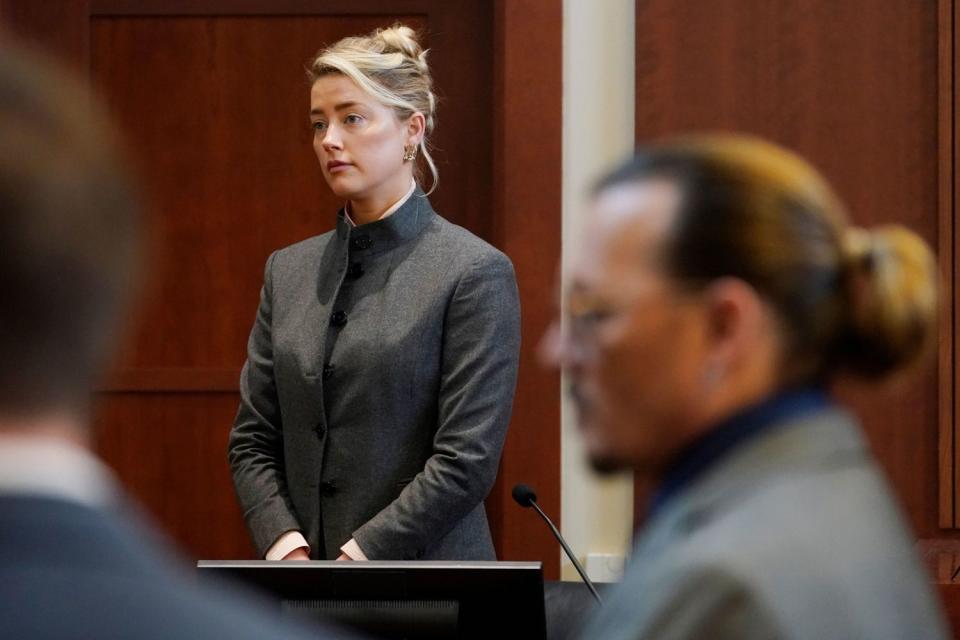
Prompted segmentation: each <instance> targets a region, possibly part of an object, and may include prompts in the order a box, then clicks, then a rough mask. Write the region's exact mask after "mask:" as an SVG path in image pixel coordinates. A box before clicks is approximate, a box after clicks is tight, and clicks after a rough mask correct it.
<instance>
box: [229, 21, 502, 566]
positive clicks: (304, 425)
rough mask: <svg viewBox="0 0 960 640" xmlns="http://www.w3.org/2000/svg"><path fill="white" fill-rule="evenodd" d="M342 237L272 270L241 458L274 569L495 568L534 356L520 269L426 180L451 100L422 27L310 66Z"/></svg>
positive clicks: (244, 394) (246, 389)
mask: <svg viewBox="0 0 960 640" xmlns="http://www.w3.org/2000/svg"><path fill="white" fill-rule="evenodd" d="M308 73H309V77H310V80H311V83H312V86H311V91H310V121H311V123H312V125H313V130H314V138H313V147H314V151H315V152H316V154H317V158H318V160H319V161H320V166H321V169H322V171H323V175H324V178H325V179H326V181H327V184H328V185H329V186H330V189H331V190H332V191H333V192H334V193H335V194H336V195H337V196H339V197H341V198H343V199H344V200H345V205H344V207H343V209H341V211H340V212H339V213H338V219H337V226H336V229H335V230H333V231H331V232H329V233H326V234H323V235H320V236H317V237H314V238H310V239H307V240H305V241H303V242H300V243H298V244H295V245H292V246H290V247H287V248H285V249H281V250H279V251H277V252H275V253H274V254H273V255H271V256H270V258H269V259H268V260H267V265H266V271H265V274H264V285H263V289H262V293H261V299H260V307H259V310H258V312H257V318H256V322H255V324H254V326H253V330H252V332H251V335H250V341H249V345H248V357H247V362H246V364H245V365H244V368H243V372H242V373H241V380H240V393H241V401H240V408H239V411H238V414H237V418H236V421H235V423H234V426H233V430H232V432H231V434H230V449H229V457H230V464H231V468H232V470H233V478H234V484H235V486H236V490H237V495H238V497H239V499H240V502H241V505H242V506H243V510H244V516H245V518H246V521H247V524H248V526H249V528H250V531H251V533H252V535H253V539H254V542H255V544H256V546H257V549H258V552H259V553H260V554H261V555H262V556H264V557H266V558H267V559H281V558H288V559H306V558H307V557H308V554H309V557H311V558H315V559H324V558H329V559H332V558H339V559H354V560H363V559H371V560H374V559H376V560H381V559H416V558H423V559H462V560H467V559H475V560H482V559H493V558H494V557H495V555H494V550H493V544H492V541H491V537H490V531H489V527H488V525H487V518H486V514H485V511H484V505H483V500H484V498H485V497H486V495H487V493H488V492H489V491H490V488H491V487H492V485H493V482H494V479H495V476H496V471H497V466H498V463H499V459H500V453H501V449H502V447H503V440H504V436H505V433H506V428H507V424H508V422H509V418H510V410H511V405H512V401H513V392H514V387H515V383H516V372H517V361H518V350H519V342H520V317H519V301H518V295H517V286H516V280H515V277H514V273H513V267H512V265H511V263H510V261H509V259H508V258H507V257H506V256H505V255H503V254H502V253H500V252H499V251H497V250H496V249H494V248H493V247H491V246H490V245H488V244H486V243H485V242H483V241H482V240H480V239H479V238H477V237H476V236H474V235H472V234H471V233H469V232H468V231H466V230H464V229H462V228H460V227H458V226H456V225H453V224H451V223H449V222H447V221H446V220H444V219H443V218H441V217H440V216H439V215H437V214H436V213H435V212H434V211H433V209H432V208H431V206H430V201H429V200H428V199H427V195H426V194H425V193H424V192H423V190H422V189H421V188H420V186H419V185H418V182H417V178H418V175H417V174H418V171H417V158H418V156H422V157H423V158H424V160H425V162H426V164H427V166H428V167H429V169H430V172H431V174H432V179H433V183H434V184H435V183H436V180H437V172H436V167H435V165H434V163H433V160H432V159H431V157H430V155H429V152H428V149H427V140H428V137H429V135H430V133H431V132H432V130H433V126H434V117H435V115H434V112H435V104H436V100H435V97H434V94H433V92H432V88H431V78H430V71H429V68H428V66H427V63H426V52H425V51H423V50H421V48H420V45H419V44H418V43H417V41H416V39H415V37H414V33H413V31H412V30H410V29H409V28H407V27H403V26H394V27H392V28H389V29H384V30H377V31H374V32H373V33H371V34H369V35H367V36H363V37H351V38H345V39H343V40H341V41H339V42H337V43H336V44H334V45H333V46H331V47H329V48H327V49H325V50H324V51H322V52H321V53H320V55H319V56H317V58H316V59H315V60H314V61H313V63H312V64H311V66H310V69H309V71H308Z"/></svg>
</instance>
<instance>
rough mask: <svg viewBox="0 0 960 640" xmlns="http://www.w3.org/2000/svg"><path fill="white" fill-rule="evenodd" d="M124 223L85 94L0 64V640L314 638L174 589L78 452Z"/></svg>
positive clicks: (190, 590)
mask: <svg viewBox="0 0 960 640" xmlns="http://www.w3.org/2000/svg"><path fill="white" fill-rule="evenodd" d="M138 218H139V215H138V206H137V200H136V197H135V194H134V193H133V190H132V188H131V182H130V180H129V177H128V176H127V175H126V171H125V169H124V167H123V164H122V160H121V158H120V157H119V156H118V155H117V153H116V151H115V149H114V143H113V142H112V135H111V132H110V130H109V128H108V126H107V124H106V123H105V121H104V119H103V117H102V115H101V113H100V110H99V109H98V108H97V106H96V104H95V103H94V101H93V100H92V99H91V97H90V96H89V95H88V94H87V92H86V91H84V90H83V89H82V88H81V87H80V86H79V85H78V84H77V83H76V82H75V81H74V80H73V79H71V78H69V77H66V76H65V75H64V74H62V73H60V72H59V71H57V70H56V69H54V68H52V67H51V66H49V65H48V64H46V63H43V62H41V61H38V60H35V59H33V58H31V57H28V56H27V55H25V54H23V53H22V52H19V51H14V50H12V49H10V48H9V47H5V48H3V49H2V50H0V636H2V637H4V638H17V639H28V638H29V639H37V638H40V639H44V638H49V639H54V638H56V639H60V638H90V639H94V638H95V639H97V640H103V639H107V638H157V639H161V638H163V639H171V638H198V639H199V638H307V637H318V636H317V635H313V636H310V635H305V634H301V635H298V633H299V632H295V631H291V630H289V629H287V628H286V627H283V626H281V625H280V624H279V622H277V621H276V620H274V619H272V618H271V617H267V616H264V615H263V614H262V613H259V609H258V606H259V603H257V604H256V605H251V603H249V602H247V601H246V600H243V601H242V603H240V604H238V602H240V601H236V600H233V599H228V598H227V597H225V596H223V595H219V594H215V593H213V592H212V591H211V592H208V591H201V590H200V589H197V588H195V587H194V586H193V585H191V584H189V582H188V581H187V580H186V579H185V577H184V576H183V575H181V574H180V569H179V568H178V567H177V566H176V565H179V564H180V561H179V559H172V558H171V556H170V555H169V554H168V553H167V552H166V551H165V550H163V549H161V548H160V547H159V546H158V545H156V544H155V543H154V542H152V540H151V538H152V534H151V533H150V532H149V531H148V530H146V529H145V528H141V527H140V526H139V525H138V524H136V523H135V522H134V521H133V519H129V518H124V517H122V516H121V515H120V512H121V511H123V510H124V509H125V507H124V504H123V502H124V499H123V497H122V495H121V494H120V493H119V490H118V487H117V486H116V485H115V483H114V481H113V479H112V478H111V475H110V473H109V471H108V470H107V469H106V468H105V467H104V466H103V465H102V464H101V463H100V462H99V461H98V460H97V459H96V458H95V457H94V456H93V455H92V453H91V452H90V451H89V450H88V446H89V433H88V431H87V426H86V422H87V413H88V410H89V404H90V392H91V389H92V388H93V385H94V382H95V380H96V379H97V378H98V377H99V376H100V375H101V374H102V373H103V369H104V366H105V363H106V362H107V360H108V358H109V356H110V355H111V351H112V347H113V343H114V341H115V332H116V331H117V330H118V328H119V325H120V323H119V320H120V319H121V317H122V315H123V310H124V308H125V305H124V302H125V299H126V298H127V297H128V296H129V294H130V290H131V287H132V285H133V284H134V281H135V279H136V273H137V267H138V235H139V220H138ZM172 565H173V566H172ZM184 566H185V565H184ZM321 637H329V636H321Z"/></svg>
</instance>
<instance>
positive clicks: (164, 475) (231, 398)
mask: <svg viewBox="0 0 960 640" xmlns="http://www.w3.org/2000/svg"><path fill="white" fill-rule="evenodd" d="M238 400H239V396H238V395H237V394H236V393H211V392H204V393H189V394H178V393H142V392H139V391H134V392H128V393H118V394H110V395H107V396H103V397H101V399H100V404H99V407H98V410H97V413H98V418H97V419H96V420H95V421H94V430H93V442H94V446H95V448H96V451H97V452H98V454H99V455H100V456H102V457H103V458H104V459H105V460H107V461H108V462H109V463H110V466H111V467H112V468H113V469H114V471H115V472H116V474H117V476H118V477H119V478H120V479H121V480H122V482H123V485H124V487H125V488H126V490H127V491H128V492H129V493H130V494H131V495H132V496H133V497H134V498H136V499H137V501H138V502H139V503H140V504H142V505H143V506H145V507H146V508H147V510H148V512H149V513H150V515H151V516H152V517H153V518H154V519H155V521H156V522H158V523H159V524H160V525H161V526H162V528H163V529H164V530H165V532H166V533H167V534H168V535H170V536H171V537H172V538H173V539H174V540H176V541H177V543H178V544H179V545H181V546H182V547H183V548H184V549H186V551H187V552H188V553H189V554H190V556H192V557H194V558H252V557H254V549H253V545H252V543H251V542H250V537H249V536H248V535H247V531H246V527H245V526H244V524H243V517H242V515H241V512H240V507H239V504H238V503H237V501H236V499H235V497H234V491H233V482H232V480H231V479H230V471H229V469H228V467H227V464H226V452H227V446H226V442H227V434H228V433H229V431H230V425H231V424H232V423H233V417H234V415H235V414H236V412H237V402H238Z"/></svg>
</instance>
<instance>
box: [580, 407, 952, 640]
mask: <svg viewBox="0 0 960 640" xmlns="http://www.w3.org/2000/svg"><path fill="white" fill-rule="evenodd" d="M579 637H581V638H584V639H587V638H608V639H610V640H646V639H650V640H653V639H654V638H655V639H657V640H663V639H670V640H688V639H689V640H692V639H695V638H717V639H724V638H737V639H744V638H746V639H757V640H760V639H763V640H769V639H774V638H782V639H788V640H821V639H823V638H843V639H845V640H847V639H850V640H861V639H862V640H879V639H883V640H942V639H943V638H946V637H948V634H947V631H946V626H945V621H944V618H943V613H942V611H941V610H940V607H939V606H938V603H937V599H936V596H935V595H934V592H933V588H932V585H931V584H930V580H929V578H928V577H927V574H926V571H925V570H924V568H923V566H922V565H921V563H920V559H919V557H918V556H917V554H916V552H915V551H914V549H913V535H912V534H911V533H910V531H909V529H908V528H907V526H906V523H905V521H904V518H903V515H902V514H901V512H900V509H899V507H898V505H897V503H896V500H895V499H894V497H893V495H892V493H891V492H890V489H889V487H888V486H887V483H886V480H885V478H884V476H883V472H882V471H881V469H880V468H879V466H878V465H877V463H876V461H875V460H874V459H873V456H872V455H871V454H870V451H869V449H868V447H867V445H866V443H865V441H864V439H863V436H862V434H861V432H860V429H859V427H858V426H857V424H856V422H855V421H854V420H853V419H852V418H851V417H850V416H849V415H848V414H847V413H846V412H844V411H842V410H840V409H837V408H834V407H831V408H827V409H823V410H820V411H817V412H813V413H811V414H810V415H806V416H802V417H796V418H791V419H787V420H785V421H784V422H783V423H781V424H779V425H777V427H776V428H774V429H770V430H768V431H765V432H764V433H763V435H761V436H759V437H757V438H756V439H754V440H753V441H751V442H750V443H749V444H747V445H746V446H744V447H743V448H742V449H739V450H736V451H735V452H734V453H733V454H732V455H730V456H729V457H728V458H727V459H725V460H723V461H722V462H720V463H719V464H718V465H717V466H716V467H715V468H713V469H712V470H711V471H710V472H709V473H707V474H705V475H704V476H703V477H701V478H699V479H698V480H697V481H695V482H694V483H693V484H692V485H691V486H690V487H689V488H688V489H686V490H685V491H684V492H683V493H681V494H678V495H677V497H675V498H673V499H671V501H670V502H669V503H667V505H666V506H665V507H664V508H663V510H662V511H659V512H656V513H654V515H653V516H652V518H651V520H650V522H648V523H647V524H646V525H645V526H644V527H643V530H642V531H641V532H640V533H639V535H638V537H637V540H636V544H635V545H634V553H633V558H632V559H631V560H630V564H629V566H628V568H627V571H626V573H625V575H624V578H623V581H622V582H621V583H620V584H618V585H617V586H616V588H614V589H611V590H610V591H609V592H608V595H607V596H606V600H605V602H604V606H603V609H601V610H599V611H598V612H597V613H596V615H595V617H594V619H593V620H592V621H590V622H589V623H588V624H587V626H586V628H585V629H584V630H583V632H582V634H581V635H580V636H579Z"/></svg>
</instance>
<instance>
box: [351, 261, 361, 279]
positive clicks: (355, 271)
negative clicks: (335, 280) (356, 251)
mask: <svg viewBox="0 0 960 640" xmlns="http://www.w3.org/2000/svg"><path fill="white" fill-rule="evenodd" d="M347 275H348V276H350V277H351V278H359V277H360V276H362V275H363V265H362V264H360V263H359V262H351V263H350V268H349V269H347Z"/></svg>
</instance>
